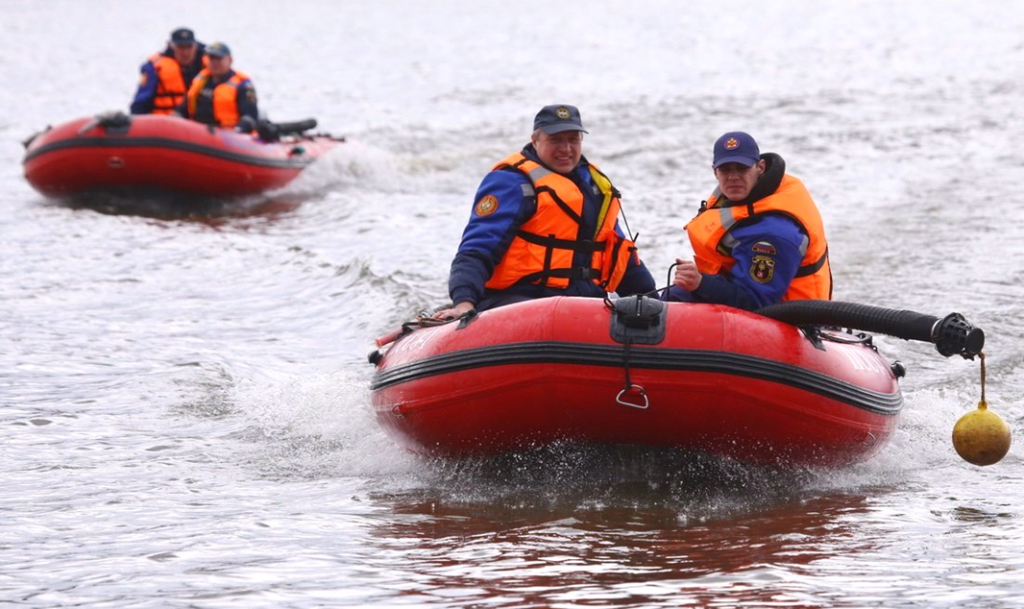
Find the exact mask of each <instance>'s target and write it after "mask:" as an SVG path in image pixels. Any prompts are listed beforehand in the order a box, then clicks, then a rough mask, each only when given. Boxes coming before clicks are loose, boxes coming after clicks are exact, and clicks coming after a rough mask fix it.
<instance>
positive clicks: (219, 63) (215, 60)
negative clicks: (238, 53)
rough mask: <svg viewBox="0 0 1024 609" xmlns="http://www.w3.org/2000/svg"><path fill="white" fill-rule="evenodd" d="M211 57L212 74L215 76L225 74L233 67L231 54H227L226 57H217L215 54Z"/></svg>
mask: <svg viewBox="0 0 1024 609" xmlns="http://www.w3.org/2000/svg"><path fill="white" fill-rule="evenodd" d="M209 58H210V65H209V68H210V74H213V75H214V76H224V75H225V74H227V73H228V70H230V69H231V55H225V56H224V57H215V56H213V55H210V56H209Z"/></svg>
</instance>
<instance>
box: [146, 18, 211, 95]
mask: <svg viewBox="0 0 1024 609" xmlns="http://www.w3.org/2000/svg"><path fill="white" fill-rule="evenodd" d="M205 48H206V47H205V45H204V44H203V43H201V42H199V41H197V40H196V36H195V34H194V33H193V32H192V30H190V29H188V28H186V27H180V28H178V29H176V30H174V31H173V32H171V39H170V40H168V41H167V48H166V49H164V50H163V52H161V53H155V54H154V55H153V56H152V57H150V58H149V59H148V60H147V61H146V63H144V64H142V68H141V70H140V72H141V74H140V76H139V88H138V89H137V90H136V91H135V99H133V100H132V104H131V107H130V111H131V113H132V114H173V113H174V110H175V108H177V107H178V105H179V104H181V102H182V100H184V99H185V93H187V92H188V88H189V86H190V85H191V84H192V79H194V78H195V77H196V74H198V73H199V71H200V70H202V69H203V67H204V66H205V65H206V54H205V53H204V49H205Z"/></svg>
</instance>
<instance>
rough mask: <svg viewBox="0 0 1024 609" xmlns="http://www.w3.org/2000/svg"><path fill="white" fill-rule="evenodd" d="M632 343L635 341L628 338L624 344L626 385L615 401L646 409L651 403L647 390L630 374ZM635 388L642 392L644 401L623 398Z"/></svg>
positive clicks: (639, 392)
mask: <svg viewBox="0 0 1024 609" xmlns="http://www.w3.org/2000/svg"><path fill="white" fill-rule="evenodd" d="M631 344H633V341H631V340H629V339H628V338H627V339H626V341H625V342H624V343H623V344H622V347H623V348H622V368H623V370H624V371H625V372H626V386H625V387H623V388H622V391H619V393H618V395H616V396H615V401H616V402H618V403H619V404H622V405H623V406H629V407H630V408H639V409H640V410H646V409H647V408H648V407H649V406H650V405H651V402H650V400H648V399H647V391H646V390H645V389H644V388H643V387H642V386H640V385H636V384H634V383H633V380H632V379H631V378H630V376H629V346H630V345H631ZM633 390H636V392H637V393H638V394H640V397H641V398H642V399H643V403H638V402H630V401H628V400H625V399H623V397H622V396H624V395H626V394H627V393H630V392H632V391H633Z"/></svg>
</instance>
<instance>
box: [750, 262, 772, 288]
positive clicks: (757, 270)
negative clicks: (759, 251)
mask: <svg viewBox="0 0 1024 609" xmlns="http://www.w3.org/2000/svg"><path fill="white" fill-rule="evenodd" d="M773 277H775V259H774V258H772V257H771V256H763V255H758V256H754V258H753V259H752V260H751V261H750V278H751V279H753V280H754V281H756V282H758V283H768V282H770V281H771V280H772V278H773Z"/></svg>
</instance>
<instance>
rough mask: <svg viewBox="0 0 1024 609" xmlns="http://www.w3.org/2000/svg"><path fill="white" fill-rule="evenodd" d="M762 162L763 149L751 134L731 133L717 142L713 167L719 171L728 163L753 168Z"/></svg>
mask: <svg viewBox="0 0 1024 609" xmlns="http://www.w3.org/2000/svg"><path fill="white" fill-rule="evenodd" d="M759 160H761V149H760V148H758V147H757V142H755V141H754V138H752V137H750V134H748V133H744V132H742V131H730V132H729V133H726V134H725V135H723V136H722V137H720V138H718V141H716V142H715V160H714V161H713V162H712V164H711V166H712V167H714V168H715V169H718V168H719V167H720V166H722V165H724V164H726V163H740V164H741V165H746V166H747V167H751V166H753V165H754V164H756V163H757V162H758V161H759Z"/></svg>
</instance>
